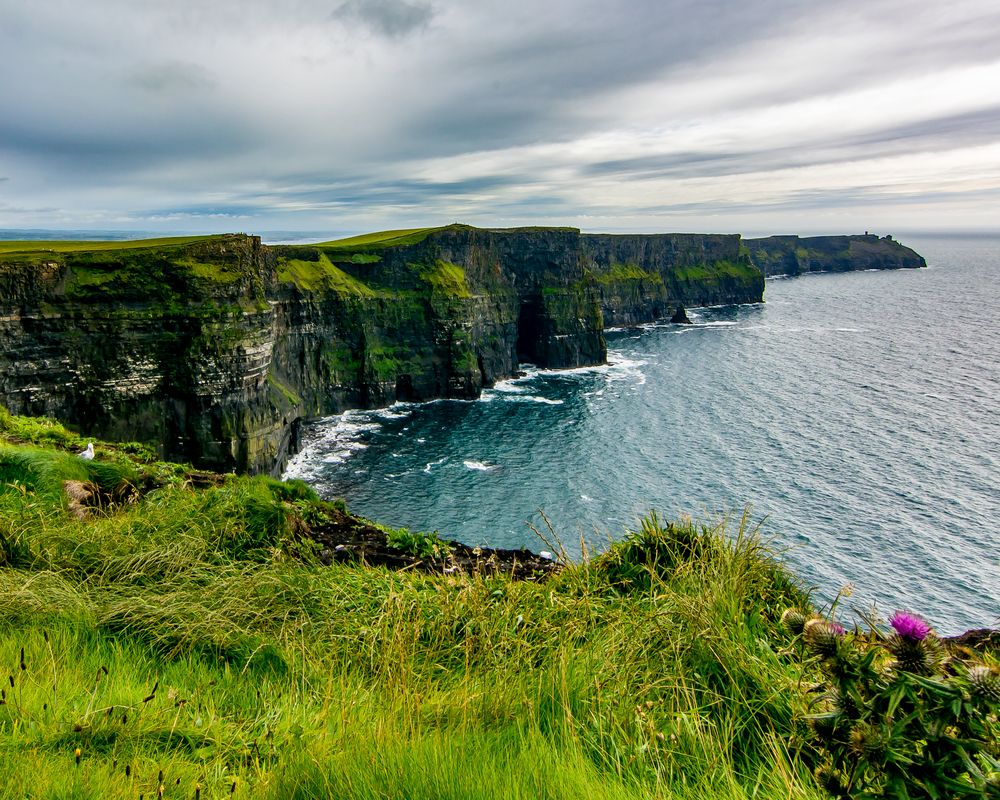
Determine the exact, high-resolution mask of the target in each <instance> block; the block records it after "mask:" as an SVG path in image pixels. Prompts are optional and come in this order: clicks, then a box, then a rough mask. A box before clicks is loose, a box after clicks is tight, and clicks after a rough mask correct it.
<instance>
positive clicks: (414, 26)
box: [0, 0, 1000, 230]
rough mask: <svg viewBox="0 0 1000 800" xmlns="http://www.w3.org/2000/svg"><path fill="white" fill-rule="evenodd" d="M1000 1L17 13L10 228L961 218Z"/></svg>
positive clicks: (6, 40)
mask: <svg viewBox="0 0 1000 800" xmlns="http://www.w3.org/2000/svg"><path fill="white" fill-rule="evenodd" d="M994 5H995V4H994V3H991V2H989V0H950V2H949V3H948V4H946V5H940V4H937V5H933V6H926V7H925V6H920V5H919V4H916V5H914V4H913V2H912V0H830V2H829V3H824V4H820V5H817V4H815V3H808V2H805V0H755V1H754V2H753V3H746V2H737V0H549V2H547V3H544V4H540V3H538V2H537V0H476V2H468V1H467V0H427V1H425V0H284V2H277V0H217V2H213V3H204V2H200V0H173V2H171V3H169V4H158V5H157V4H153V5H152V6H150V5H149V4H135V3H128V2H126V0H92V2H91V3H88V4H86V6H85V7H84V6H81V5H80V4H78V3H72V2H70V0H52V2H51V3H41V4H32V5H25V4H18V3H15V2H14V1H13V0H0V8H2V9H3V18H4V20H5V24H4V26H0V52H3V53H4V56H5V59H4V63H5V70H6V71H5V78H6V80H4V81H0V108H3V109H4V114H3V115H0V163H2V164H3V174H4V176H6V177H7V178H8V180H6V181H0V211H4V213H0V226H2V225H4V224H6V223H5V220H6V219H13V213H12V212H10V209H11V208H13V207H15V206H16V207H17V208H18V209H19V212H18V213H19V214H20V216H18V217H17V219H18V220H19V221H23V219H24V217H25V213H27V212H25V213H22V211H23V210H24V209H30V208H35V209H51V208H54V207H56V208H57V210H56V212H53V213H51V214H49V213H48V212H42V211H39V213H38V216H37V219H36V220H31V221H32V222H33V223H34V224H37V225H45V224H46V223H47V221H48V222H49V223H50V224H53V221H55V220H59V221H63V220H68V221H69V222H71V223H73V224H77V225H83V224H95V225H96V224H108V223H110V222H115V221H119V220H120V221H122V222H121V224H132V223H135V224H138V222H136V221H137V220H144V219H154V220H155V221H156V222H157V224H161V225H162V226H163V227H164V228H167V227H169V225H170V224H173V223H171V220H177V219H184V220H189V219H197V220H201V222H200V223H199V224H202V223H203V224H204V225H206V226H208V225H210V224H212V220H216V221H218V220H222V222H218V223H217V224H224V221H225V219H226V217H225V216H221V217H219V216H212V215H213V214H216V213H220V214H227V213H230V212H232V213H237V214H239V215H240V216H241V217H249V218H250V219H249V220H248V221H247V222H245V223H241V227H245V228H253V227H257V226H258V225H259V226H260V227H262V228H275V227H279V226H280V227H283V228H285V229H289V228H292V227H296V226H301V227H303V228H309V229H318V228H321V227H331V228H335V229H337V230H344V229H348V228H349V229H363V228H366V227H399V226H400V225H401V223H404V222H409V221H413V222H416V223H418V224H421V223H424V222H428V223H433V222H435V221H440V219H445V220H448V221H451V220H454V219H462V220H468V221H479V222H480V223H484V224H500V223H511V224H515V223H532V222H535V223H537V224H545V223H549V222H558V223H560V224H574V223H576V224H580V225H585V226H586V225H589V226H591V229H593V226H597V225H602V226H609V227H610V226H616V227H618V228H627V227H631V228H633V229H647V230H652V229H657V228H661V227H663V226H664V225H666V224H669V223H670V215H671V214H677V215H680V217H681V218H682V220H683V221H684V224H685V225H688V224H692V225H693V224H694V222H697V221H699V220H700V221H702V222H703V223H704V226H705V227H709V226H711V227H718V228H721V229H730V230H731V229H733V228H734V227H735V226H736V224H737V222H738V221H739V220H741V219H744V218H745V216H741V215H747V214H750V213H752V209H753V208H757V209H758V210H760V213H762V214H764V213H773V214H775V215H779V214H780V215H786V216H787V217H788V218H789V219H791V218H792V217H793V216H794V213H795V209H796V208H799V209H800V211H801V213H806V210H808V213H810V214H816V213H820V211H821V209H822V203H823V198H824V197H827V198H828V199H829V203H828V206H827V208H828V210H830V211H831V213H833V212H836V213H840V212H841V211H842V210H843V209H846V208H848V207H849V203H850V202H856V203H857V204H858V207H859V208H862V207H864V208H865V209H867V210H868V211H869V212H871V213H876V212H878V213H883V212H882V211H880V209H889V208H890V207H891V208H897V207H898V208H900V209H902V208H903V207H904V206H905V207H907V208H911V209H912V208H913V206H914V203H913V202H912V199H913V198H918V199H919V201H920V202H921V203H926V204H929V203H931V202H932V201H931V200H930V199H929V198H931V197H936V198H938V199H937V200H935V201H933V204H934V206H935V209H936V211H937V212H939V213H940V215H941V218H942V219H943V218H945V217H946V216H947V214H946V209H947V208H949V207H950V208H953V209H954V213H953V215H952V217H951V218H953V219H956V220H959V222H962V221H963V220H964V219H965V218H966V217H967V216H968V211H967V210H968V206H969V204H968V203H966V201H965V199H963V198H981V197H982V196H984V195H983V193H984V192H985V193H987V194H988V193H989V192H990V191H992V190H993V189H994V188H996V187H1000V153H998V152H997V151H996V150H995V149H991V148H990V146H989V145H990V144H991V143H993V142H997V141H1000V105H998V103H997V101H996V97H995V95H996V93H995V89H994V88H993V87H995V86H996V85H998V83H1000V57H998V56H997V54H996V49H995V47H994V46H993V44H994V43H995V42H996V40H997V37H1000V11H997V10H996V9H995V8H994ZM331 9H333V11H331ZM417 34H419V35H417ZM878 198H881V199H878ZM906 198H910V200H906ZM4 200H6V201H7V209H6V210H5V209H4V208H3V206H2V203H3V201H4ZM970 202H971V201H970ZM885 213H888V212H887V211H886V212H885ZM893 213H896V212H895V211H894V212H893ZM899 213H903V212H902V211H900V212H899ZM5 214H6V216H5ZM983 214H984V215H985V212H983ZM699 215H700V216H699ZM720 215H723V217H721V218H720ZM784 218H785V217H784V216H783V217H782V219H784ZM115 224H118V223H117V222H115ZM143 224H145V223H143ZM185 224H186V223H185ZM403 226H404V227H405V225H403ZM875 226H876V222H874V221H873V222H872V227H875ZM782 227H785V226H782ZM894 227H897V228H898V226H897V225H895V223H894Z"/></svg>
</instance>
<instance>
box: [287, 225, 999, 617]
mask: <svg viewBox="0 0 1000 800" xmlns="http://www.w3.org/2000/svg"><path fill="white" fill-rule="evenodd" d="M906 243H907V244H910V245H912V246H914V247H915V248H916V249H917V250H918V251H919V252H921V253H922V254H924V255H925V256H926V257H927V259H928V263H929V264H930V268H929V269H927V270H919V271H900V272H863V273H851V274H844V275H811V276H807V277H802V278H796V279H792V280H775V281H769V282H768V284H767V290H766V294H765V297H766V303H764V304H761V305H750V306H738V307H729V308H713V309H702V310H696V311H695V312H694V313H692V315H691V316H692V320H693V321H694V322H695V324H694V325H693V326H676V325H670V324H666V323H664V324H657V325H651V326H646V327H645V328H643V329H640V330H628V331H612V332H609V333H608V334H607V338H608V346H609V361H610V362H611V363H610V364H609V365H608V366H605V367H598V368H593V369H582V370H574V371H569V372H541V371H538V370H535V369H531V368H528V369H527V375H526V377H524V378H520V379H516V380H511V381H506V382H504V383H502V384H500V385H499V386H497V387H496V388H495V389H493V390H490V391H488V392H486V393H485V394H484V396H483V398H482V399H481V400H479V401H475V402H461V401H439V402H434V403H429V404H424V405H415V404H399V405H396V406H393V407H392V408H390V409H385V410H381V411H374V412H372V411H368V412H364V411H353V412H348V413H347V414H343V415H340V416H337V417H332V418H329V419H327V420H323V421H321V422H319V423H317V424H315V425H313V426H312V427H310V428H309V430H308V432H307V445H306V447H305V449H304V450H303V452H302V453H300V455H299V456H297V457H296V459H295V460H294V461H293V462H292V464H291V465H290V466H289V471H288V474H289V475H291V476H299V477H304V478H306V479H307V480H309V481H310V482H312V483H313V484H314V485H316V486H317V488H318V489H319V490H320V491H321V493H323V494H324V495H326V496H331V497H332V496H342V497H344V498H346V500H347V502H348V505H349V506H350V507H351V508H352V509H353V510H355V511H356V512H358V513H361V514H364V515H365V516H368V517H372V518H374V519H378V520H379V521H381V522H384V523H387V524H392V525H397V526H407V527H413V528H417V529H421V530H438V531H440V532H441V534H442V535H444V536H447V537H450V538H457V539H461V540H463V541H466V542H469V543H472V544H477V543H482V544H490V545H495V546H505V547H511V546H521V545H525V546H528V547H532V548H533V549H539V548H540V547H541V546H542V545H541V543H540V541H539V540H538V539H537V537H536V536H535V534H534V533H533V532H532V531H531V529H530V528H529V523H531V524H534V525H536V526H541V525H542V522H541V517H540V514H539V511H540V510H542V511H544V513H545V515H546V517H547V518H548V520H549V521H550V523H551V525H552V526H553V528H554V530H555V532H556V533H557V534H558V536H559V538H560V539H561V541H562V542H563V544H564V545H565V547H566V549H567V550H568V551H569V553H570V554H571V555H577V554H579V552H580V547H581V540H582V541H586V542H587V543H588V546H590V547H597V548H600V547H602V546H605V545H606V543H607V541H608V538H609V537H614V536H617V535H620V532H621V531H622V530H623V529H624V528H627V527H629V526H634V525H635V524H636V521H637V520H638V518H639V517H640V516H641V515H643V514H644V513H646V512H647V511H648V510H650V509H655V510H657V511H659V512H660V513H661V514H662V515H663V516H666V517H676V516H678V515H681V514H687V515H690V516H693V517H695V518H696V519H700V520H705V521H711V520H714V519H717V518H718V517H719V516H721V515H723V514H731V515H739V514H740V513H741V512H742V510H743V508H744V506H745V505H747V504H749V505H750V506H751V514H752V517H753V519H754V520H757V521H759V520H761V519H763V520H764V525H763V528H764V531H765V533H766V534H767V535H768V536H769V537H770V538H771V539H772V540H773V541H774V542H775V543H776V544H777V545H778V546H779V547H782V548H787V552H786V554H785V558H786V559H787V560H788V561H789V562H790V563H791V565H792V566H793V568H794V569H795V570H796V571H797V572H798V573H799V574H800V575H801V576H803V578H804V579H805V580H806V581H807V582H808V583H809V584H810V585H812V586H814V587H815V588H816V597H817V598H818V599H819V600H821V601H828V600H829V599H832V598H833V597H834V596H836V594H837V592H838V591H839V590H841V589H842V588H843V587H845V586H848V585H851V586H852V587H853V594H852V596H851V597H850V598H849V599H848V600H845V601H843V603H844V604H845V605H843V606H842V607H843V608H847V607H849V606H853V607H856V608H862V609H865V608H869V607H870V606H871V604H872V603H875V604H876V605H877V608H878V610H879V611H881V612H883V613H886V612H891V611H892V610H894V609H896V608H900V607H903V608H908V609H912V610H915V611H918V612H921V613H923V614H925V615H926V616H928V617H929V618H930V619H931V621H932V622H934V623H935V624H936V625H937V626H938V628H939V630H941V631H942V632H958V631H960V630H964V629H966V628H969V627H977V626H983V625H988V624H994V625H995V624H997V623H998V622H1000V563H998V552H1000V533H998V525H1000V487H998V478H1000V405H998V398H1000V291H998V290H997V281H998V279H1000V256H998V254H1000V240H990V239H981V238H980V239H967V240H959V239H954V240H951V239H940V238H928V239H918V238H916V237H908V238H907V239H906Z"/></svg>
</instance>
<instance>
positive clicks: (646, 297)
mask: <svg viewBox="0 0 1000 800" xmlns="http://www.w3.org/2000/svg"><path fill="white" fill-rule="evenodd" d="M762 288H763V279H762V277H761V276H760V273H759V272H758V271H756V270H754V269H752V268H751V267H749V265H748V264H746V263H745V259H744V260H743V261H742V262H741V261H740V257H739V237H737V236H728V237H726V236H719V237H715V236H697V235H690V236H685V235H669V236H626V237H615V236H585V235H581V234H580V232H579V231H577V230H575V229H571V228H565V229H561V228H523V229H507V230H483V229H476V228H470V227H468V226H461V225H453V226H448V227H446V228H438V229H427V230H423V231H406V232H400V235H398V236H394V235H389V236H381V237H358V238H357V239H354V240H345V241H343V242H336V243H328V244H321V245H309V246H283V247H282V246H276V247H268V246H265V245H262V244H261V242H260V240H259V238H257V237H254V236H246V235H242V234H239V235H226V236H214V237H204V238H201V239H195V240H164V241H162V242H157V243H155V244H154V243H148V244H147V243H116V244H115V245H114V246H107V247H103V246H93V247H90V246H87V245H86V244H81V245H79V247H77V248H75V249H74V248H69V249H66V248H63V249H62V250H60V249H59V248H53V249H45V243H35V244H34V245H25V247H24V248H23V249H22V250H20V251H18V250H17V249H16V248H9V247H8V248H6V249H5V250H4V251H0V343H2V345H3V348H2V355H0V403H2V404H3V405H6V406H7V407H8V408H9V409H10V410H11V411H13V412H16V413H22V414H31V415H45V416H52V417H56V418H59V419H61V420H64V421H66V422H69V423H71V424H73V425H76V426H79V427H80V429H81V430H83V431H85V432H87V433H88V434H92V435H95V436H101V437H105V438H116V439H137V440H141V441H146V442H153V443H156V444H157V445H158V446H159V448H160V450H161V452H162V454H163V456H164V457H166V458H170V459H173V460H181V461H190V462H192V463H194V464H197V465H200V466H203V467H208V468H212V469H217V470H229V469H234V470H237V471H249V472H259V471H274V470H278V469H280V468H281V465H282V464H283V463H284V462H285V460H286V459H287V457H288V455H289V454H290V453H291V452H292V451H293V450H294V448H295V447H296V444H297V436H298V428H299V424H300V422H301V420H303V419H307V418H310V417H316V416H321V415H324V414H330V413H336V412H339V411H342V410H344V409H346V408H352V407H373V406H379V405H385V404H389V403H392V402H393V401H395V400H427V399H432V398H438V397H459V398H471V397H475V396H477V395H478V394H479V392H480V391H481V390H482V388H483V387H485V386H489V385H491V384H492V383H493V382H495V381H496V380H498V379H500V378H503V377H506V376H510V375H513V374H515V373H516V371H517V369H518V365H519V364H520V363H521V362H524V361H530V362H532V363H535V364H537V365H539V366H543V367H549V368H564V367H576V366H584V365H592V364H598V363H602V362H603V361H604V360H605V356H606V347H605V343H604V338H603V335H602V331H603V328H604V326H605V325H606V324H608V325H610V324H629V323H634V322H642V321H647V320H652V319H656V318H658V317H661V316H663V315H664V314H667V313H668V312H670V311H672V308H673V306H675V305H676V304H677V303H684V304H687V305H698V304H704V303H723V302H753V301H759V300H760V299H761V291H762Z"/></svg>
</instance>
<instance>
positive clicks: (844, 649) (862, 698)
mask: <svg viewBox="0 0 1000 800" xmlns="http://www.w3.org/2000/svg"><path fill="white" fill-rule="evenodd" d="M782 624H783V627H784V628H785V629H786V630H787V631H788V632H789V633H791V634H792V635H794V636H795V640H796V642H798V643H799V645H800V647H799V652H800V653H801V654H802V656H803V659H804V664H803V666H804V667H805V669H806V670H808V671H810V672H813V671H815V672H818V674H819V677H820V678H821V680H820V683H819V685H818V686H816V687H814V689H815V690H816V691H817V692H820V694H819V696H818V697H817V698H816V699H813V700H812V701H811V702H810V707H809V711H810V713H808V714H807V715H806V716H805V719H806V722H807V724H808V733H807V734H806V737H805V741H804V743H803V747H802V753H803V755H804V756H805V757H806V758H807V759H810V760H811V761H812V763H813V766H814V768H815V775H816V779H817V781H818V783H819V784H820V785H821V786H822V787H823V788H825V789H826V790H827V791H828V792H829V793H830V794H831V795H832V796H834V797H837V798H849V799H850V800H861V798H878V797H884V798H892V799H893V800H924V799H925V798H926V800H958V799H959V798H1000V724H998V721H997V716H998V713H1000V671H998V669H997V666H996V664H995V663H988V662H987V661H985V660H983V661H981V662H975V663H969V662H963V661H958V660H952V659H950V658H949V656H948V653H947V650H946V648H945V646H944V645H943V643H942V642H941V640H940V639H939V638H938V637H937V635H936V634H935V633H934V631H933V630H932V628H931V626H930V625H929V624H928V623H927V622H926V621H925V620H924V619H922V618H921V617H919V616H917V615H915V614H911V613H909V612H903V611H900V612H897V613H896V614H894V615H893V616H892V618H891V619H890V620H889V625H890V628H891V632H889V633H888V634H885V635H883V634H882V633H881V632H879V631H878V629H877V628H875V627H873V628H872V629H871V630H870V631H864V630H861V629H855V630H854V631H851V632H848V631H846V630H845V629H844V628H843V627H842V626H840V625H839V624H837V623H835V622H832V621H829V620H825V619H822V618H820V617H816V616H813V617H807V616H806V615H804V614H803V613H802V612H801V611H797V610H795V609H789V611H787V612H786V613H785V615H784V616H783V617H782Z"/></svg>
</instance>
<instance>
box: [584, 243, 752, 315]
mask: <svg viewBox="0 0 1000 800" xmlns="http://www.w3.org/2000/svg"><path fill="white" fill-rule="evenodd" d="M582 245H583V252H584V258H585V261H586V264H587V268H588V270H589V271H590V272H591V273H592V274H593V276H594V279H595V283H596V285H597V292H598V295H599V297H600V299H601V308H602V311H603V314H604V324H605V325H606V326H608V327H611V326H618V325H635V324H638V323H642V322H652V321H653V320H656V319H660V318H662V317H670V316H671V315H672V314H673V313H674V311H675V310H676V308H677V306H679V305H683V306H714V305H732V304H736V303H759V302H761V301H762V300H763V297H764V277H763V275H762V274H761V272H760V270H758V269H757V268H756V267H754V266H753V265H752V264H751V263H750V262H749V260H748V258H747V256H746V254H745V253H743V252H741V249H740V237H739V235H738V234H732V235H719V234H708V235H701V234H677V233H675V234H652V235H609V234H585V235H583V236H582Z"/></svg>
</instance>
